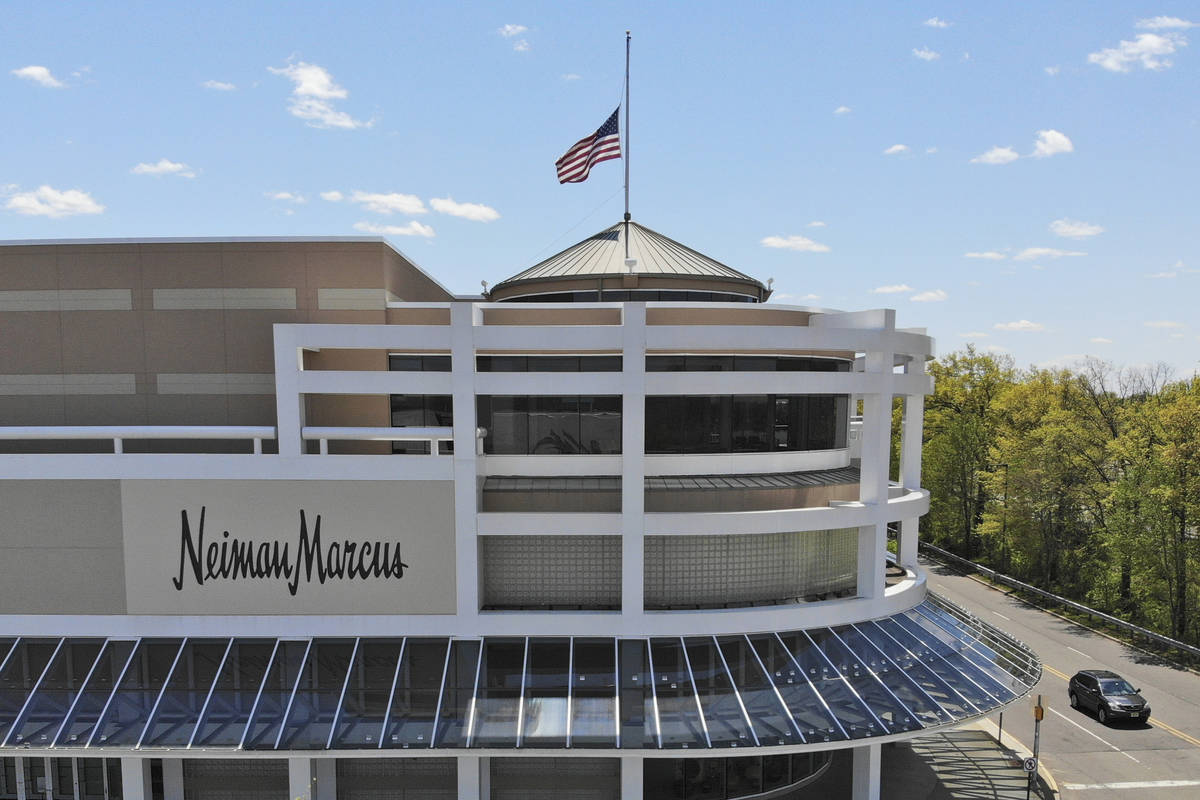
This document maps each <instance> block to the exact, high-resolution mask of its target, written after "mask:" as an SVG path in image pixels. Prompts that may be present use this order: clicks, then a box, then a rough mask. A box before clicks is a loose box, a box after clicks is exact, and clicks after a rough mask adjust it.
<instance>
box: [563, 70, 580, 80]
mask: <svg viewBox="0 0 1200 800" xmlns="http://www.w3.org/2000/svg"><path fill="white" fill-rule="evenodd" d="M580 77H581V76H579V75H577V74H575V73H574V72H568V73H567V74H566V75H563V76H562V79H563V80H564V81H577V80H579V78H580Z"/></svg>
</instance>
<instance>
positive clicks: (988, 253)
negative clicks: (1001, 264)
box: [963, 250, 1004, 261]
mask: <svg viewBox="0 0 1200 800" xmlns="http://www.w3.org/2000/svg"><path fill="white" fill-rule="evenodd" d="M963 258H982V259H985V260H987V261H1003V260H1004V253H998V252H996V251H995V250H984V251H983V252H979V253H963Z"/></svg>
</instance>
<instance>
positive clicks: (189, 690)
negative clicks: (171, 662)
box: [142, 639, 230, 747]
mask: <svg viewBox="0 0 1200 800" xmlns="http://www.w3.org/2000/svg"><path fill="white" fill-rule="evenodd" d="M229 650H230V640H229V639H189V640H188V642H187V644H186V645H185V646H184V648H183V653H182V654H181V655H180V656H179V663H178V664H176V665H175V671H174V672H173V673H171V680H170V682H169V683H168V684H167V688H166V689H165V690H164V691H163V694H162V699H161V700H159V701H158V709H157V710H156V711H155V712H154V717H153V718H152V719H151V720H150V723H149V724H148V725H147V726H146V730H145V732H144V733H143V735H142V746H144V747H186V746H187V744H188V742H190V741H191V740H192V733H193V731H195V729H196V723H197V722H199V721H200V712H201V711H203V710H204V703H205V702H206V701H207V700H208V696H209V692H210V691H211V690H212V688H213V682H214V681H216V679H217V671H218V670H219V669H220V668H221V662H222V661H223V660H224V658H225V654H226V653H227V652H228V651H229Z"/></svg>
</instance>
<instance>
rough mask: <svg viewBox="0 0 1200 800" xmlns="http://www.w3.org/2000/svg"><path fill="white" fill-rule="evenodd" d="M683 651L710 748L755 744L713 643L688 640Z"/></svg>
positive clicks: (708, 639)
mask: <svg viewBox="0 0 1200 800" xmlns="http://www.w3.org/2000/svg"><path fill="white" fill-rule="evenodd" d="M684 648H685V650H684V653H685V655H686V657H687V664H688V666H689V667H690V668H691V672H692V682H693V683H694V684H695V686H696V693H697V696H698V697H699V698H700V708H701V709H702V710H703V712H704V721H705V724H706V726H707V728H708V738H709V742H710V744H711V745H712V746H713V747H749V746H753V745H755V744H757V741H756V738H755V735H754V733H753V732H752V731H751V730H750V725H749V722H748V721H747V719H746V714H745V710H744V709H743V708H742V701H741V697H740V696H739V695H738V692H737V689H735V688H734V685H733V681H732V680H731V679H730V677H729V672H728V670H726V669H725V660H724V658H723V657H722V655H721V651H720V650H718V649H717V644H716V641H715V640H714V639H713V638H712V637H710V636H705V637H694V638H688V639H685V640H684Z"/></svg>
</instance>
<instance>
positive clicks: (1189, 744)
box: [925, 563, 1200, 800]
mask: <svg viewBox="0 0 1200 800" xmlns="http://www.w3.org/2000/svg"><path fill="white" fill-rule="evenodd" d="M925 567H926V569H927V570H928V575H929V586H930V588H931V589H932V590H933V591H935V592H937V593H938V594H940V595H942V596H943V597H945V598H947V599H948V600H951V601H952V602H955V603H958V604H959V605H961V606H963V607H965V608H967V609H969V610H970V611H971V612H973V613H975V614H976V615H978V616H979V617H980V618H981V619H983V620H985V621H986V622H989V623H991V624H992V625H995V626H996V627H998V628H1001V629H1002V630H1004V631H1006V632H1008V633H1009V634H1011V635H1013V636H1015V637H1017V638H1018V639H1021V640H1022V641H1024V642H1025V643H1026V644H1028V645H1029V646H1030V647H1032V648H1033V650H1034V651H1035V652H1036V653H1037V654H1038V656H1039V657H1040V658H1041V659H1042V662H1043V665H1044V673H1043V676H1042V680H1041V682H1040V683H1039V684H1038V686H1037V688H1036V690H1035V694H1036V693H1037V692H1040V693H1041V694H1042V696H1043V700H1042V704H1043V706H1044V708H1045V709H1046V713H1045V720H1044V721H1043V723H1042V729H1041V754H1040V755H1041V763H1042V765H1043V767H1044V768H1045V769H1047V770H1049V771H1050V773H1051V774H1052V775H1053V776H1054V779H1055V780H1056V781H1057V785H1058V789H1059V790H1060V797H1061V798H1062V800H1127V798H1130V797H1136V798H1138V800H1194V798H1197V797H1200V675H1197V674H1196V673H1195V672H1193V671H1190V670H1187V669H1183V668H1181V667H1179V666H1177V665H1174V664H1170V663H1168V662H1166V661H1163V660H1162V659H1160V658H1158V657H1156V656H1153V655H1151V654H1148V653H1145V652H1143V651H1141V650H1138V649H1136V648H1134V647H1131V646H1129V645H1126V644H1124V643H1122V642H1118V641H1115V640H1113V639H1111V638H1109V637H1107V636H1105V635H1103V634H1099V633H1094V632H1092V631H1089V630H1087V629H1086V628H1083V627H1081V626H1079V625H1076V624H1074V623H1072V622H1070V621H1068V620H1065V619H1062V618H1060V617H1057V616H1054V615H1052V614H1049V613H1046V612H1044V611H1041V610H1039V609H1036V608H1034V607H1032V606H1030V605H1028V604H1026V603H1024V602H1022V601H1021V600H1019V599H1017V598H1015V597H1011V596H1009V595H1008V594H1006V593H1004V592H1001V591H997V590H995V589H993V588H991V587H989V586H987V585H985V584H983V583H982V582H980V581H977V580H975V579H972V578H968V577H964V576H961V575H958V574H956V573H954V572H953V571H951V570H948V569H944V568H942V567H940V566H938V565H936V564H932V563H926V564H925ZM1080 669H1111V670H1114V671H1116V672H1118V673H1121V674H1122V675H1124V676H1125V677H1126V678H1128V679H1129V680H1131V681H1132V682H1133V683H1134V685H1136V686H1139V687H1141V688H1142V690H1143V691H1142V694H1143V695H1144V696H1145V697H1146V698H1147V699H1148V700H1149V702H1150V705H1151V708H1152V716H1151V720H1150V724H1149V725H1147V724H1143V723H1132V724H1131V723H1117V724H1113V725H1102V724H1101V723H1100V722H1099V721H1098V720H1097V719H1096V717H1095V715H1094V714H1091V713H1088V712H1083V711H1077V710H1075V709H1072V708H1071V707H1070V705H1069V703H1068V702H1067V679H1068V678H1069V677H1070V676H1071V675H1072V674H1073V673H1074V672H1076V671H1078V670H1080ZM1032 706H1033V703H1032V701H1031V700H1022V701H1018V702H1017V703H1015V704H1013V705H1012V706H1010V707H1009V709H1008V710H1007V711H1005V714H1004V740H1005V744H1006V745H1009V744H1010V738H1009V737H1010V735H1015V736H1016V737H1018V738H1019V739H1020V740H1021V741H1022V742H1023V743H1025V744H1026V745H1032V743H1033V713H1032ZM991 719H992V721H993V722H996V721H998V717H997V715H993V716H992V718H991ZM963 796H965V797H972V796H973V797H978V796H979V795H963Z"/></svg>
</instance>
